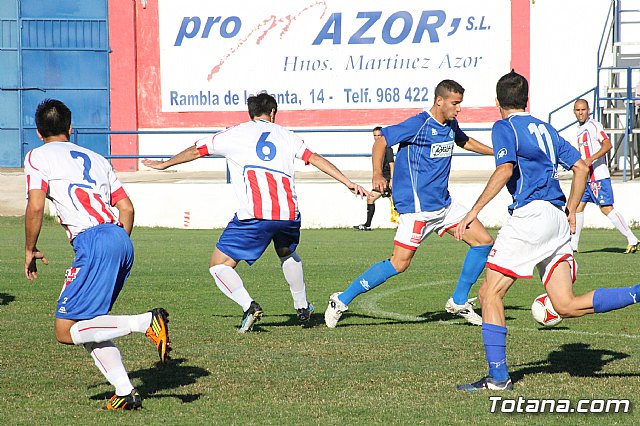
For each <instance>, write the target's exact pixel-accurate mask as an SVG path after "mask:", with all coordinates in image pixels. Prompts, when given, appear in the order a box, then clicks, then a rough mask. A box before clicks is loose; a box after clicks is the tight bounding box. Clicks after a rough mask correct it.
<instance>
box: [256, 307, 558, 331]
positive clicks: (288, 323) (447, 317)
mask: <svg viewBox="0 0 640 426" xmlns="http://www.w3.org/2000/svg"><path fill="white" fill-rule="evenodd" d="M505 310H506V311H510V310H513V311H528V310H529V308H524V307H522V306H505ZM391 314H393V312H391ZM478 314H480V312H479V311H478ZM405 316H406V317H408V316H410V315H400V314H399V318H390V317H389V316H385V315H373V314H361V313H358V312H351V311H349V312H345V313H344V314H343V316H342V318H341V320H340V323H339V327H341V328H342V327H367V326H376V325H389V324H398V325H401V324H416V323H423V322H446V321H451V320H460V319H462V317H459V316H457V315H454V314H450V313H448V312H446V311H445V310H444V309H443V310H442V311H434V312H424V313H422V314H420V315H417V316H416V317H415V320H410V319H403V318H402V317H405ZM280 318H282V319H281V320H280ZM349 318H352V319H353V318H358V319H364V320H375V322H370V321H367V322H360V321H359V322H357V323H347V322H346V321H345V320H347V319H349ZM506 319H507V320H511V319H514V318H513V317H510V316H507V317H506ZM458 325H461V326H471V327H476V326H474V325H473V324H469V323H468V322H466V321H465V322H460V323H459V324H458ZM294 326H295V327H300V326H302V327H303V328H315V327H322V326H324V313H323V312H317V311H316V312H315V313H314V314H312V316H311V319H310V320H309V322H307V323H304V324H301V323H300V321H298V317H297V316H296V315H295V314H280V315H265V316H264V317H262V320H261V321H260V322H258V323H256V325H255V326H254V328H253V331H254V332H266V331H267V330H265V329H264V328H263V327H294ZM554 328H555V329H558V327H554Z"/></svg>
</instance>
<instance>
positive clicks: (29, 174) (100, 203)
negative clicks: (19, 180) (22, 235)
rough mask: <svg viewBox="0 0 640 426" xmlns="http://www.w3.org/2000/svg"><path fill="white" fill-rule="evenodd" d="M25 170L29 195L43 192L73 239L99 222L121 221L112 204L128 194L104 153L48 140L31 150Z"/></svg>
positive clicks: (68, 143)
mask: <svg viewBox="0 0 640 426" xmlns="http://www.w3.org/2000/svg"><path fill="white" fill-rule="evenodd" d="M24 172H25V176H26V179H27V197H28V196H29V191H30V190H32V189H40V190H42V191H44V192H45V193H46V194H47V198H49V199H50V200H51V201H52V202H53V205H54V207H55V209H56V214H57V215H58V218H59V219H60V224H61V225H62V226H63V227H64V228H65V229H66V231H67V234H68V235H69V238H70V239H71V240H73V239H74V238H75V237H76V236H77V235H78V234H79V233H81V232H82V231H85V230H87V229H89V228H92V227H94V226H96V225H100V224H103V223H115V224H118V225H119V224H120V223H119V221H118V209H117V208H115V207H113V206H114V205H115V204H116V203H117V202H118V201H120V200H122V199H123V198H127V197H128V196H127V193H126V192H125V191H124V189H123V188H122V184H121V183H120V180H119V179H118V177H117V176H116V174H115V172H114V171H113V168H112V167H111V164H109V162H108V161H107V160H106V159H105V158H104V157H102V156H101V155H99V154H96V153H95V152H93V151H90V150H88V149H86V148H82V147H80V146H78V145H76V144H73V143H71V142H49V143H46V144H45V145H43V146H41V147H38V148H34V149H32V150H31V151H29V153H28V154H27V155H26V157H25V161H24Z"/></svg>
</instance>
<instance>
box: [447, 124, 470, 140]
mask: <svg viewBox="0 0 640 426" xmlns="http://www.w3.org/2000/svg"><path fill="white" fill-rule="evenodd" d="M450 126H451V128H452V129H453V131H454V134H455V139H454V140H455V142H456V144H461V143H467V142H469V136H467V134H466V133H465V132H463V131H462V129H461V128H460V125H459V124H458V120H451V123H450Z"/></svg>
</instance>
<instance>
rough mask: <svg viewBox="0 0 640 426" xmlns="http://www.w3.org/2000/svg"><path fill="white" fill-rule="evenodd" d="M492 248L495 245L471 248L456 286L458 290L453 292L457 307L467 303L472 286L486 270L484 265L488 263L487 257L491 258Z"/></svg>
mask: <svg viewBox="0 0 640 426" xmlns="http://www.w3.org/2000/svg"><path fill="white" fill-rule="evenodd" d="M491 247H493V244H487V245H486V246H473V247H469V250H468V251H467V255H466V256H465V258H464V263H463V264H462V271H460V278H458V284H456V289H455V290H454V292H453V296H451V297H453V301H454V302H455V303H456V304H457V305H464V304H465V303H467V300H468V299H469V291H470V290H471V286H472V285H473V284H474V283H475V282H476V281H477V280H478V277H479V276H480V274H481V273H482V271H483V270H484V265H485V264H486V263H487V257H488V256H489V252H490V251H491Z"/></svg>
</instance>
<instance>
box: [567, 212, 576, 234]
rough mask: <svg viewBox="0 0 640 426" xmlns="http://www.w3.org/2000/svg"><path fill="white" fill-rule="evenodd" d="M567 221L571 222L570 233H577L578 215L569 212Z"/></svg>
mask: <svg viewBox="0 0 640 426" xmlns="http://www.w3.org/2000/svg"><path fill="white" fill-rule="evenodd" d="M567 220H568V221H569V232H570V233H571V234H575V233H576V213H575V212H571V211H568V210H567Z"/></svg>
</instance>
